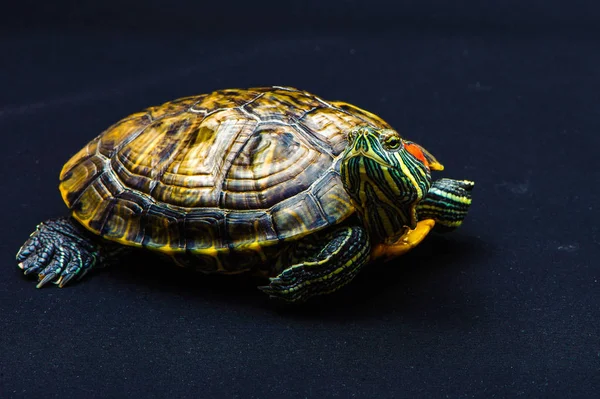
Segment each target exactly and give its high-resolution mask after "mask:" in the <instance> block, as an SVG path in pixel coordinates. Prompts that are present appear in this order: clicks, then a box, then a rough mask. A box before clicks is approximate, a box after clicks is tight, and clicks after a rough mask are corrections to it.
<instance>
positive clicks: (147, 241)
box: [17, 86, 474, 303]
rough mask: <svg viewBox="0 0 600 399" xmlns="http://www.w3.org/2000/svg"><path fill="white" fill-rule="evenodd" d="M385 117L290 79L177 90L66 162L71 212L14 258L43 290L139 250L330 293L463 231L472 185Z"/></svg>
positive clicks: (276, 293)
mask: <svg viewBox="0 0 600 399" xmlns="http://www.w3.org/2000/svg"><path fill="white" fill-rule="evenodd" d="M441 170H443V166H442V164H441V163H440V162H439V161H437V159H436V158H435V157H434V156H433V155H432V154H431V153H430V152H428V151H427V150H426V149H425V148H423V147H422V146H421V145H419V144H417V143H415V142H413V141H410V140H408V139H405V138H404V137H403V136H401V135H400V134H399V133H398V132H397V131H396V130H394V129H393V128H392V126H391V125H389V124H388V123H387V122H385V121H384V120H383V119H382V118H380V117H379V116H377V115H375V114H373V113H371V112H369V111H366V110H363V109H361V108H359V107H357V106H354V105H351V104H348V103H345V102H341V101H326V100H324V99H322V98H320V97H318V96H317V95H314V94H311V93H309V92H306V91H303V90H299V89H296V88H292V87H283V86H271V87H257V88H249V89H225V90H217V91H214V92H211V93H208V94H202V95H196V96H189V97H183V98H180V99H177V100H174V101H170V102H166V103H164V104H163V105H160V106H153V107H149V108H146V109H144V110H143V111H141V112H138V113H134V114H132V115H130V116H128V117H126V118H124V119H122V120H120V121H118V122H116V123H115V124H113V125H112V126H110V127H109V128H108V129H106V130H105V131H103V132H102V133H101V134H100V135H98V136H97V137H96V138H94V139H93V140H92V141H90V142H89V143H88V144H87V145H86V146H85V147H84V148H83V149H81V150H80V151H79V152H77V153H76V154H75V155H74V156H73V157H72V158H71V159H70V160H69V161H67V162H66V164H65V165H64V167H63V168H62V171H61V172H60V178H59V191H60V194H61V196H62V199H63V200H64V202H65V204H66V205H67V207H68V208H69V211H70V213H69V214H68V215H66V216H63V217H57V218H53V219H50V220H47V221H45V222H42V223H40V224H39V225H38V226H37V227H36V229H35V231H34V232H33V233H32V234H31V235H30V237H29V238H28V239H27V241H26V242H25V243H24V244H23V246H22V247H21V248H20V250H19V251H18V253H17V263H18V266H19V267H20V268H21V269H23V271H24V274H25V275H34V276H35V275H37V277H38V278H37V280H38V283H37V287H38V288H40V287H43V286H45V285H46V284H47V283H49V282H54V283H55V284H57V285H58V286H59V287H64V286H66V285H67V284H68V283H69V282H71V281H74V280H73V279H74V278H76V277H77V279H80V278H81V277H83V276H84V275H86V274H87V273H88V272H89V271H90V270H92V269H93V268H96V267H100V266H104V265H107V264H114V263H118V262H117V261H118V259H119V258H120V257H121V256H122V255H123V254H124V253H126V252H130V251H136V250H145V251H151V253H155V254H161V255H165V256H167V257H169V258H170V259H172V260H173V261H174V262H175V263H176V264H177V265H179V266H183V267H189V268H192V269H195V270H197V271H199V272H203V273H207V274H212V273H222V274H236V273H242V272H248V273H252V274H254V275H258V276H261V277H263V278H264V280H263V281H264V282H265V284H264V285H262V286H259V287H258V288H259V289H260V290H262V291H264V292H265V293H267V294H268V295H269V296H270V297H271V298H276V299H280V300H283V301H284V302H292V303H300V302H304V301H306V300H308V299H309V298H311V297H314V296H317V295H324V294H329V293H332V292H334V291H336V290H338V289H340V288H341V287H343V286H344V285H346V284H347V283H349V282H350V281H351V280H352V279H353V278H354V277H355V276H356V275H357V273H358V272H359V271H360V270H361V269H363V267H364V266H366V265H367V264H371V263H375V262H376V261H390V260H392V259H395V258H397V257H398V256H400V255H402V254H404V253H406V252H407V251H409V250H410V249H412V248H414V247H415V246H417V245H418V244H419V243H420V242H422V240H423V239H424V238H425V237H426V236H427V235H428V234H429V232H430V231H432V230H433V231H438V232H442V233H443V232H448V231H451V230H454V229H456V228H457V227H459V226H460V225H461V224H462V222H463V220H464V218H465V216H466V214H467V212H468V209H469V207H470V205H471V191H472V188H473V186H474V183H473V182H472V181H470V180H454V179H449V178H440V179H437V180H433V179H432V176H431V173H432V172H433V171H441Z"/></svg>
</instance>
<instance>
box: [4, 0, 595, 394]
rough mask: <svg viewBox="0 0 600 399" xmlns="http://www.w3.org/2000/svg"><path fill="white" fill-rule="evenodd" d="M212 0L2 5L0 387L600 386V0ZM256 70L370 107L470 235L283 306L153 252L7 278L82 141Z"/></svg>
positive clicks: (294, 390)
mask: <svg viewBox="0 0 600 399" xmlns="http://www.w3.org/2000/svg"><path fill="white" fill-rule="evenodd" d="M165 3H166V2H165ZM205 3H208V2H205V1H195V2H192V1H190V2H173V3H171V5H168V6H167V5H162V4H164V3H163V2H159V1H145V2H141V1H119V2H116V1H106V2H103V5H95V6H90V5H89V4H86V2H78V3H75V2H67V1H58V2H44V3H41V2H32V1H20V2H17V3H15V4H13V5H12V6H11V7H13V8H11V9H4V10H3V12H2V16H1V17H0V27H1V28H0V34H1V36H0V48H1V55H0V134H1V137H2V141H1V142H2V145H1V146H0V162H1V165H2V166H1V169H0V171H1V175H2V180H1V181H2V183H0V187H2V195H1V200H2V207H1V208H0V209H2V212H3V217H2V221H3V224H2V230H1V231H2V239H1V240H0V249H1V253H0V256H1V257H0V266H1V267H2V270H3V275H2V278H1V279H0V397H3V398H5V397H6V398H12V397H28V398H32V397H41V395H42V394H44V395H45V397H132V396H134V395H135V396H138V397H242V398H265V397H280V396H283V395H286V396H288V397H342V398H345V397H361V398H370V397H427V398H433V397H450V398H463V397H464V398H466V397H485V398H491V397H498V398H500V397H517V396H521V397H558V398H564V397H594V395H595V394H597V392H596V391H597V387H598V386H599V385H598V384H599V383H600V337H599V335H600V334H599V329H600V323H599V317H600V311H599V304H600V295H599V293H600V282H599V280H600V272H599V271H598V259H599V257H600V251H599V247H600V235H599V228H598V224H599V223H598V222H599V221H600V220H599V219H600V218H599V217H598V214H599V205H598V200H599V190H598V186H599V184H598V183H599V182H600V173H599V172H598V166H599V162H598V142H599V140H598V131H599V130H600V90H599V89H600V67H599V63H600V41H599V40H600V25H599V22H600V18H599V13H598V11H599V9H598V7H597V6H594V2H591V1H588V2H582V1H580V2H578V1H571V2H568V3H566V2H565V3H560V2H558V1H548V0H547V1H528V2H522V1H517V0H511V1H504V2H496V3H494V4H496V5H494V6H489V5H484V4H485V3H487V2H482V1H475V0H473V1H467V0H463V1H454V2H445V1H433V0H429V1H405V2H386V1H382V0H370V1H367V2H362V1H354V0H348V1H326V2H325V1H316V0H312V1H304V2H294V3H289V2H275V1H264V2H256V1H254V2H253V1H246V2H235V1H233V2H232V1H229V2H224V1H223V2H211V4H205ZM525 3H526V4H525ZM392 4H396V5H394V6H392ZM259 85H289V86H296V87H299V88H302V89H305V90H308V91H312V92H314V93H316V94H318V95H320V96H322V97H323V98H325V99H330V100H336V99H339V100H344V101H348V102H351V103H354V104H356V105H358V106H361V107H363V108H366V109H368V110H370V111H372V112H375V113H377V114H379V115H380V116H382V117H383V118H384V119H386V120H387V121H388V122H390V123H391V124H392V125H393V126H395V127H396V128H397V129H398V130H399V131H400V132H401V133H403V134H404V135H405V136H407V137H409V138H410V139H413V140H415V141H417V142H419V143H421V144H422V145H424V146H425V147H426V148H428V149H429V150H430V151H431V152H432V153H434V154H435V155H436V156H437V157H438V158H439V159H440V160H441V161H442V162H443V163H444V164H445V166H446V171H445V172H444V175H446V176H449V177H454V178H468V179H473V180H475V181H476V184H477V185H476V189H475V191H474V203H473V207H472V211H471V213H470V214H469V216H468V218H467V221H466V223H465V225H464V226H463V228H462V229H461V230H459V231H457V232H456V233H453V234H451V235H446V236H431V237H429V238H428V239H427V240H426V242H425V243H423V244H422V245H421V246H420V247H418V248H417V249H416V250H414V251H413V252H412V253H410V254H409V255H407V256H404V257H402V258H401V259H398V261H397V262H393V263H390V264H386V265H373V266H372V267H370V268H368V269H367V270H365V272H363V273H362V274H361V275H360V276H359V277H357V278H356V280H355V281H354V282H353V284H351V285H350V286H348V287H347V288H346V289H344V290H342V291H341V292H339V293H338V294H336V295H333V296H331V297H328V298H324V299H321V300H317V301H314V302H313V303H311V304H310V305H308V306H305V307H302V308H300V309H293V310H290V309H287V310H286V309H281V308H278V307H275V306H273V304H272V303H270V302H269V301H268V299H267V298H266V297H265V296H264V295H263V294H262V293H260V292H258V291H257V290H256V289H255V285H256V284H257V283H258V282H257V281H254V280H252V279H248V278H244V277H206V276H197V275H194V274H190V273H188V272H185V271H182V270H179V269H175V268H172V267H169V266H168V265H165V264H162V263H160V262H158V261H157V260H156V259H153V258H151V257H148V258H134V259H131V258H130V259H124V261H123V264H121V265H119V266H117V267H113V268H111V269H106V270H103V271H100V272H98V273H95V275H93V276H89V277H88V278H86V279H85V281H84V282H81V283H79V284H74V285H72V286H70V287H69V288H65V289H62V290H59V289H57V288H56V287H54V286H51V287H48V288H45V289H41V290H36V289H35V288H34V282H33V281H31V280H28V279H26V278H24V277H23V276H22V275H21V274H20V271H19V270H18V269H17V268H16V262H15V261H14V255H15V253H16V251H17V249H18V247H19V245H20V244H21V243H22V242H23V241H24V240H25V238H26V237H27V235H28V234H29V233H30V232H31V231H32V230H33V228H34V227H35V225H36V224H37V223H38V222H40V221H42V220H45V219H47V218H49V217H53V216H57V215H62V214H64V213H65V207H64V205H63V204H62V201H61V199H60V197H59V194H58V190H57V187H56V186H57V176H58V173H59V171H60V168H61V166H62V164H63V163H64V162H65V161H66V160H67V159H68V158H69V157H70V156H71V155H72V154H73V153H75V152H76V151H77V150H79V148H81V147H82V146H83V145H84V144H85V143H86V142H87V141H89V140H90V139H91V138H93V137H94V136H96V135H97V134H98V133H99V132H100V131H102V130H103V129H104V128H106V127H107V126H108V125H110V124H111V123H113V122H115V121H116V120H118V119H120V118H122V117H124V116H126V115H128V114H129V113H132V112H134V111H138V110H140V109H142V108H144V107H146V106H149V105H155V104H160V103H162V102H164V101H167V100H170V99H174V98H177V97H181V96H186V95H192V94H198V93H204V92H209V91H212V90H215V89H220V88H228V87H249V86H259Z"/></svg>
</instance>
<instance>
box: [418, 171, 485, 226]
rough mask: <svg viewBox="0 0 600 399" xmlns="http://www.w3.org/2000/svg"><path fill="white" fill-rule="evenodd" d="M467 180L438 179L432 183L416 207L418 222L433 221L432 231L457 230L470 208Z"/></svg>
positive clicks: (468, 182) (469, 188) (471, 184)
mask: <svg viewBox="0 0 600 399" xmlns="http://www.w3.org/2000/svg"><path fill="white" fill-rule="evenodd" d="M474 185H475V183H473V182H472V181H469V180H453V179H439V180H436V181H434V182H433V184H432V185H431V188H430V189H429V192H428V193H427V196H425V198H423V200H422V201H421V202H419V204H418V205H417V215H418V218H419V220H425V219H433V220H435V227H434V231H436V232H439V233H444V232H448V231H452V230H454V229H456V228H458V227H459V226H460V225H461V224H462V222H463V220H464V219H465V217H466V216H467V212H468V211H469V207H470V206H471V190H472V189H473V186H474Z"/></svg>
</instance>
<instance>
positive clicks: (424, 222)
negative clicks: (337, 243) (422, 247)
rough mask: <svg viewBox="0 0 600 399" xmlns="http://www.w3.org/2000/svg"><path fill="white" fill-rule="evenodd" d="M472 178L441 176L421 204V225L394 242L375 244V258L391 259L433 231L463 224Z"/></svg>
mask: <svg viewBox="0 0 600 399" xmlns="http://www.w3.org/2000/svg"><path fill="white" fill-rule="evenodd" d="M474 185H475V183H473V182H472V181H469V180H453V179H439V180H436V181H434V182H433V184H432V185H431V188H430V189H429V192H428V193H427V195H426V196H425V198H423V200H422V201H421V202H419V204H418V205H417V217H418V219H419V221H418V222H417V227H416V228H414V229H413V230H409V231H408V232H407V233H406V234H404V235H403V236H402V237H400V238H399V239H398V240H397V241H396V242H394V243H382V244H378V245H376V246H375V247H374V248H373V252H372V253H371V257H372V259H374V260H375V259H381V260H383V261H384V262H387V261H390V260H392V259H394V258H396V257H398V256H400V255H403V254H405V253H407V252H408V251H410V250H411V249H413V248H414V247H416V246H417V245H419V244H420V243H421V241H423V240H424V239H425V237H427V235H428V234H429V232H430V231H431V230H432V229H433V231H435V232H438V233H445V232H448V231H451V230H454V229H456V228H457V227H459V226H460V225H461V224H462V222H463V220H464V218H465V217H466V216H467V212H468V211H469V207H470V206H471V190H472V189H473V186H474Z"/></svg>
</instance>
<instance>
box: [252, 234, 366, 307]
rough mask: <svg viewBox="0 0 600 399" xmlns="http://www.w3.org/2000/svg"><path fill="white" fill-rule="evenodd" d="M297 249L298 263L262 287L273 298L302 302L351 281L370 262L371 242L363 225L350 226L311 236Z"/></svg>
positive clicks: (299, 244)
mask: <svg viewBox="0 0 600 399" xmlns="http://www.w3.org/2000/svg"><path fill="white" fill-rule="evenodd" d="M294 251H295V253H294V254H292V258H296V259H298V261H297V263H295V264H293V265H292V266H290V267H287V268H286V269H284V270H283V271H282V272H281V273H280V274H279V275H278V276H276V277H272V278H271V279H270V280H271V281H270V284H269V285H267V286H263V287H258V288H259V289H260V290H262V291H263V292H266V293H267V294H269V295H270V296H271V297H272V298H278V299H282V300H284V301H286V302H296V303H299V302H304V301H306V300H307V299H308V298H310V297H313V296H316V295H324V294H329V293H332V292H334V291H336V290H338V289H340V288H341V287H343V286H344V285H346V284H347V283H349V282H350V281H351V280H352V279H353V278H354V276H356V274H357V273H358V272H359V271H360V269H361V268H362V267H363V266H364V265H365V264H367V263H368V262H369V257H370V252H371V245H370V242H369V238H368V235H367V232H366V231H365V230H364V229H363V228H362V227H360V226H349V227H340V228H337V229H335V230H333V231H331V232H329V233H322V234H315V235H313V236H310V237H308V238H306V239H305V240H303V241H301V242H300V243H298V245H297V246H296V248H295V250H294Z"/></svg>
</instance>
